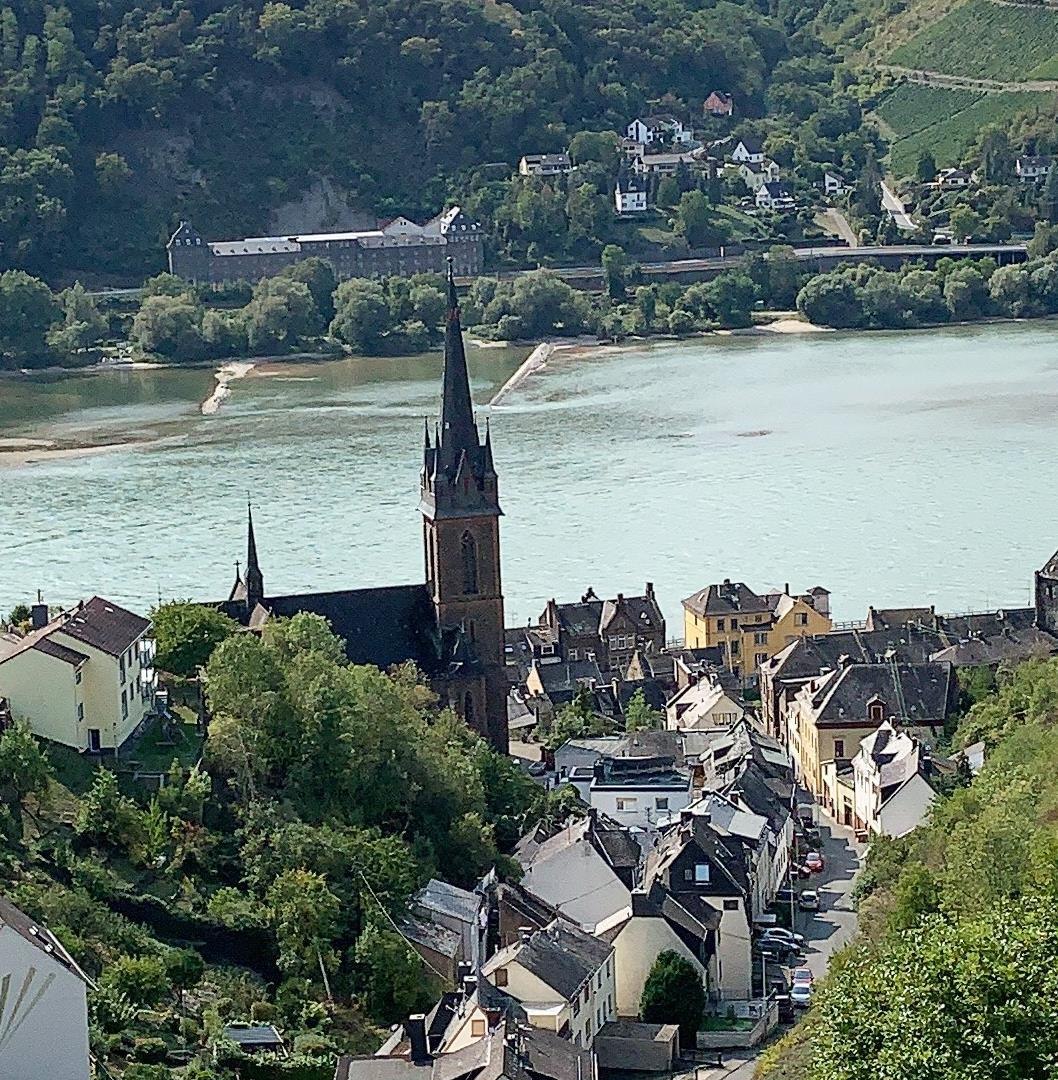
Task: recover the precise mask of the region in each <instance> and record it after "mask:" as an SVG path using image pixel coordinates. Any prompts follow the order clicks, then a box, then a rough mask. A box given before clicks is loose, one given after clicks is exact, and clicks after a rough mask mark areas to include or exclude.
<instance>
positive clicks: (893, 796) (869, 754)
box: [852, 720, 937, 837]
mask: <svg viewBox="0 0 1058 1080" xmlns="http://www.w3.org/2000/svg"><path fill="white" fill-rule="evenodd" d="M929 768H930V760H929V755H928V753H927V752H926V751H925V749H924V748H923V746H922V744H921V743H920V742H919V740H918V739H916V738H915V737H914V736H913V735H910V734H909V733H908V732H906V731H898V730H897V729H896V728H894V726H893V725H892V723H891V722H890V721H888V720H886V721H885V722H884V723H882V724H880V725H879V727H878V729H877V730H876V731H873V732H871V734H870V735H868V736H867V738H865V739H863V740H862V741H861V742H860V748H859V751H858V752H857V754H856V756H855V757H854V758H853V759H852V772H853V785H854V792H855V803H854V805H855V813H856V824H857V827H859V828H861V829H866V830H867V831H868V832H870V833H881V834H883V835H884V836H894V837H900V836H904V835H906V834H907V833H909V832H911V830H912V829H914V828H916V827H917V826H918V825H920V824H921V823H922V821H923V819H924V818H925V816H926V814H927V812H928V811H929V808H930V806H932V805H933V802H934V800H935V799H936V797H937V795H936V792H935V791H934V790H933V788H932V786H931V785H930V783H929V780H928V778H927V777H928V773H929Z"/></svg>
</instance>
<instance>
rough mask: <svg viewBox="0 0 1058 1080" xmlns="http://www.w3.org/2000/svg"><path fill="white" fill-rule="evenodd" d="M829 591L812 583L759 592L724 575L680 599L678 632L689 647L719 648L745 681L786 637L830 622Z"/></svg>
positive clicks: (820, 629) (818, 630)
mask: <svg viewBox="0 0 1058 1080" xmlns="http://www.w3.org/2000/svg"><path fill="white" fill-rule="evenodd" d="M831 625H832V624H831V621H830V593H829V592H827V590H826V589H824V588H821V587H820V586H816V587H815V588H813V589H809V590H808V592H806V593H802V594H800V595H796V596H795V595H793V594H792V593H791V592H790V586H789V585H787V586H786V587H785V589H784V590H783V591H782V592H771V593H764V594H763V595H760V594H758V593H755V592H754V591H753V590H752V589H751V588H749V586H748V585H745V584H744V583H743V582H741V581H731V580H730V579H729V578H725V579H724V581H723V582H722V583H721V584H720V585H709V586H707V587H706V588H704V589H700V590H699V591H698V592H696V593H694V594H693V595H691V596H688V597H687V598H686V599H685V600H684V601H683V635H684V644H685V645H686V647H687V648H688V649H708V648H719V649H720V650H721V652H722V654H723V658H724V666H725V667H726V668H727V669H728V671H730V672H731V673H732V674H734V675H737V676H738V677H739V678H740V679H742V680H743V681H744V682H748V681H749V680H751V679H752V678H753V677H754V675H755V674H756V671H757V668H759V667H760V665H761V664H763V663H764V661H765V660H769V659H770V658H771V657H773V656H774V655H775V654H776V653H778V652H779V651H781V650H782V649H784V648H786V646H787V645H789V644H790V642H792V641H794V640H795V639H797V638H799V637H805V636H806V635H808V634H825V633H826V632H827V631H828V630H830V628H831Z"/></svg>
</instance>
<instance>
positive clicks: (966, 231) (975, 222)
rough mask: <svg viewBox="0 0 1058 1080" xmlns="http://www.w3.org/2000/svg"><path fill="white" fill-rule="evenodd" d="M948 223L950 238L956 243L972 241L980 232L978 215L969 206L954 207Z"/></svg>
mask: <svg viewBox="0 0 1058 1080" xmlns="http://www.w3.org/2000/svg"><path fill="white" fill-rule="evenodd" d="M948 221H949V223H950V224H951V231H952V236H953V238H954V239H955V240H956V241H957V242H958V243H962V242H963V241H965V240H969V239H973V238H974V237H975V236H977V235H978V234H979V233H980V231H981V218H980V215H978V214H977V213H975V212H974V210H973V209H972V208H971V207H969V206H957V207H955V209H954V210H952V212H951V215H950V216H949V218H948Z"/></svg>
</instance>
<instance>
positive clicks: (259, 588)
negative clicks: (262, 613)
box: [246, 499, 264, 612]
mask: <svg viewBox="0 0 1058 1080" xmlns="http://www.w3.org/2000/svg"><path fill="white" fill-rule="evenodd" d="M263 600H264V575H263V574H262V573H261V564H260V563H259V562H258V561H257V539H256V538H255V537H254V534H253V508H252V507H251V506H250V500H249V499H247V500H246V609H247V611H251V612H252V611H253V609H254V608H255V607H257V605H258V604H260V603H261V602H262V601H263Z"/></svg>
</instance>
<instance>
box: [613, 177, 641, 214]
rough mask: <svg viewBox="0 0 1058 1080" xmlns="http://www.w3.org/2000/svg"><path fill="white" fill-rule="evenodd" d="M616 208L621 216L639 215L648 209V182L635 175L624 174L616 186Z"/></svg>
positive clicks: (618, 178)
mask: <svg viewBox="0 0 1058 1080" xmlns="http://www.w3.org/2000/svg"><path fill="white" fill-rule="evenodd" d="M614 206H615V207H616V208H617V212H618V213H619V214H638V213H641V212H642V211H644V210H646V209H647V181H646V178H645V177H643V176H638V175H636V174H635V173H623V174H621V175H620V176H618V177H617V183H616V184H615V185H614Z"/></svg>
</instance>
